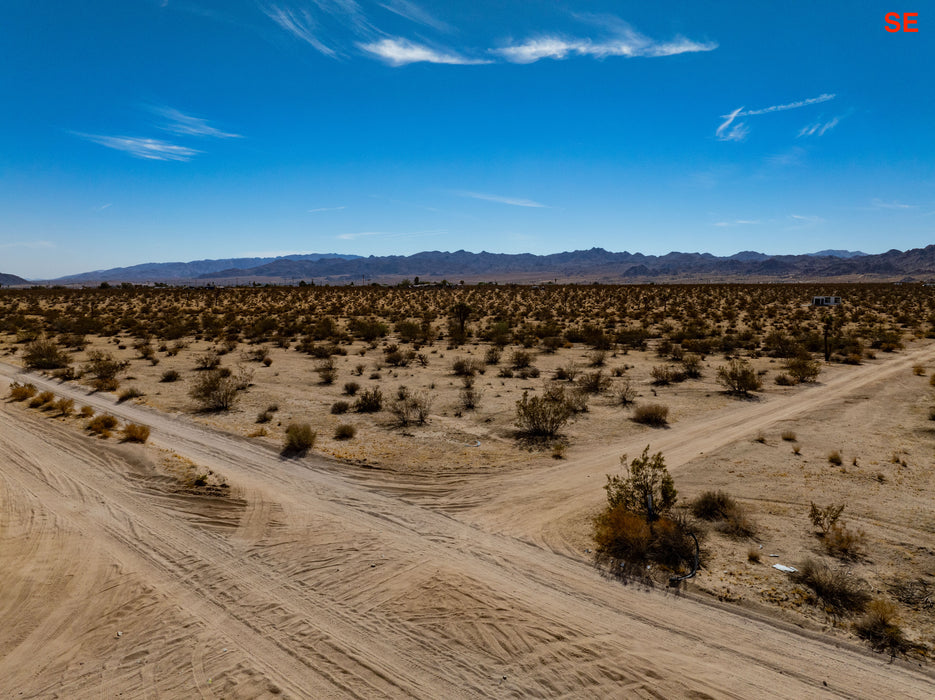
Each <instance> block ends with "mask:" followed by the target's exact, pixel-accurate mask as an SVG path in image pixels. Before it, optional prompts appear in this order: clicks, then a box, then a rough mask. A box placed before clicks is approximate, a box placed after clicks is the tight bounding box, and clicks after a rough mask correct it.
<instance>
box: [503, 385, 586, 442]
mask: <svg viewBox="0 0 935 700" xmlns="http://www.w3.org/2000/svg"><path fill="white" fill-rule="evenodd" d="M571 415H572V408H571V406H569V403H568V401H567V400H566V399H565V398H564V394H563V395H562V396H561V398H558V397H554V396H529V392H528V391H524V392H523V397H522V398H521V399H520V400H519V401H517V402H516V418H515V424H516V427H517V429H518V432H519V434H520V435H521V436H523V437H530V438H553V437H555V436H556V435H558V433H559V431H560V430H561V429H562V428H564V427H565V424H566V423H567V422H568V419H569V418H571Z"/></svg>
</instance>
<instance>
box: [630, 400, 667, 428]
mask: <svg viewBox="0 0 935 700" xmlns="http://www.w3.org/2000/svg"><path fill="white" fill-rule="evenodd" d="M631 420H633V421H635V422H636V423H642V424H643V425H649V426H652V427H654V428H662V427H665V426H666V425H668V424H669V407H668V406H666V405H664V404H661V403H641V404H638V405H637V406H636V408H634V409H633V415H632V416H631Z"/></svg>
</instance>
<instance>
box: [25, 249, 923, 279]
mask: <svg viewBox="0 0 935 700" xmlns="http://www.w3.org/2000/svg"><path fill="white" fill-rule="evenodd" d="M416 278H419V280H420V281H425V282H437V281H441V280H443V279H445V280H447V281H449V282H459V281H462V280H463V281H466V282H469V283H470V282H479V281H491V282H501V283H505V282H520V283H537V282H548V281H557V282H607V283H613V282H651V281H655V282H693V281H695V282H731V281H736V282H742V281H789V282H794V281H799V280H818V279H839V280H841V281H858V280H866V281H926V282H930V281H935V245H930V246H926V247H925V248H915V249H912V250H907V251H905V252H903V251H899V250H895V249H894V250H890V251H887V252H886V253H880V254H877V255H868V254H866V253H862V252H859V251H848V250H823V251H819V252H817V253H808V254H802V255H767V254H765V253H758V252H756V251H749V250H748V251H741V252H739V253H735V254H734V255H730V256H716V255H712V254H710V253H680V252H672V253H668V254H666V255H659V256H657V255H644V254H642V253H629V252H626V251H624V252H620V253H614V252H610V251H607V250H604V249H603V248H591V249H590V250H575V251H569V252H564V253H554V254H550V255H534V254H532V253H520V254H503V253H488V252H481V253H470V252H467V251H464V250H459V251H455V252H441V251H424V252H421V253H416V254H414V255H387V256H370V257H366V258H365V257H360V256H354V255H342V254H337V253H329V254H317V253H314V254H303V255H285V256H281V257H277V258H231V259H225V260H196V261H193V262H187V263H146V264H143V265H134V266H132V267H125V268H114V269H111V270H98V271H94V272H87V273H83V274H80V275H69V276H67V277H61V278H59V279H56V280H51V281H49V282H46V283H54V284H99V283H100V282H105V281H106V282H110V283H114V282H134V283H155V282H165V283H169V284H196V285H204V284H222V285H224V284H234V283H241V284H242V283H246V282H250V281H258V282H271V283H298V282H300V281H306V282H315V283H328V284H348V283H351V282H354V283H355V284H361V283H370V282H380V283H395V282H399V281H402V280H404V279H409V280H411V281H415V279H416ZM17 279H20V278H17ZM20 283H21V284H22V283H25V284H28V283H27V282H26V281H25V280H22V281H21V282H20Z"/></svg>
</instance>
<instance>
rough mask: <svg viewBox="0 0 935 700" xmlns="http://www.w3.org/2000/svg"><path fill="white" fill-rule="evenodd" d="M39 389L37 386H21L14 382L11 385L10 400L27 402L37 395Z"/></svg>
mask: <svg viewBox="0 0 935 700" xmlns="http://www.w3.org/2000/svg"><path fill="white" fill-rule="evenodd" d="M37 392H38V389H36V385H35V384H20V383H19V382H13V383H12V384H10V398H11V399H12V400H13V401H25V400H26V399H31V398H32V397H33V396H35V395H36V393H37Z"/></svg>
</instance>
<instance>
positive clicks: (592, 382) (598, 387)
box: [577, 369, 611, 394]
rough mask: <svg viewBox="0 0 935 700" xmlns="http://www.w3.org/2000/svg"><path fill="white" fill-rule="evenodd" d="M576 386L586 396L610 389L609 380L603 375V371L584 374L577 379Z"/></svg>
mask: <svg viewBox="0 0 935 700" xmlns="http://www.w3.org/2000/svg"><path fill="white" fill-rule="evenodd" d="M577 383H578V386H579V387H580V388H581V390H582V391H583V392H585V393H587V394H600V393H602V392H604V391H606V390H607V389H609V388H610V385H611V379H610V377H608V376H606V375H605V374H604V370H600V369H599V370H595V371H594V372H585V373H584V374H582V375H581V377H579V379H578V382H577Z"/></svg>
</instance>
